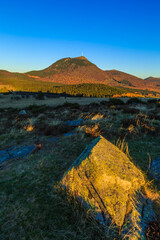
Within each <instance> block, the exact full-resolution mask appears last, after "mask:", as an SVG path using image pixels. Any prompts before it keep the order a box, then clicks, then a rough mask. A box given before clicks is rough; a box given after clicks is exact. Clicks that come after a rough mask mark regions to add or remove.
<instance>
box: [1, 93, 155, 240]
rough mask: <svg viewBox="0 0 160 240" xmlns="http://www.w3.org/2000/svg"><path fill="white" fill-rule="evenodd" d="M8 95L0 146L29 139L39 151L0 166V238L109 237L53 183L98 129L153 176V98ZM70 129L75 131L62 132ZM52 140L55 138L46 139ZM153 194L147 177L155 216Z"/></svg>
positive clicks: (58, 239)
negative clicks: (74, 124) (77, 124)
mask: <svg viewBox="0 0 160 240" xmlns="http://www.w3.org/2000/svg"><path fill="white" fill-rule="evenodd" d="M3 97H4V98H3ZM9 98H10V96H2V98H0V101H1V108H0V150H4V149H7V148H9V147H11V146H23V145H30V144H33V143H36V144H37V143H41V144H42V149H41V150H40V151H38V152H35V153H34V154H31V155H29V156H28V157H25V158H23V159H16V160H9V161H6V162H4V163H2V164H1V165H0V203H1V204H0V205H1V207H0V239H3V240H8V239H9V240H15V239H16V240H22V239H24V240H44V239H45V240H51V239H56V240H103V239H104V240H108V239H107V238H106V236H105V233H104V229H103V228H102V226H100V225H99V223H98V222H96V221H95V220H94V219H93V218H92V216H90V214H89V212H86V210H85V209H83V207H82V206H81V205H80V204H79V203H78V202H77V201H76V199H73V198H72V197H71V196H69V195H68V194H67V193H66V192H64V191H62V190H61V189H59V187H58V182H59V181H60V179H61V178H62V177H63V174H64V172H65V171H66V170H67V169H68V167H69V166H70V165H71V164H72V163H73V161H74V160H75V159H76V158H77V157H78V156H79V154H80V153H81V152H82V151H83V150H84V148H85V146H86V145H87V144H88V143H90V142H91V141H92V140H93V139H94V138H96V137H97V136H98V135H100V134H101V135H102V136H104V137H105V138H106V139H107V140H109V141H111V142H112V143H114V144H116V145H117V146H118V147H119V148H120V149H121V150H122V151H124V152H125V153H126V154H128V155H130V159H131V161H133V163H134V164H135V165H136V166H137V167H138V168H140V169H141V170H142V172H143V173H144V175H145V178H146V181H147V182H150V181H152V180H153V179H152V177H151V176H150V175H149V172H148V166H149V164H150V162H151V160H152V159H154V158H155V157H156V156H159V155H160V149H159V143H160V135H159V130H160V111H159V110H160V108H159V105H158V102H157V101H150V102H147V101H146V102H142V103H141V102H139V103H137V104H135V102H136V99H135V100H133V101H132V103H127V102H126V103H125V104H123V103H122V102H121V101H120V100H114V99H112V100H110V101H109V100H108V101H102V99H97V102H93V101H94V99H90V100H92V101H89V100H88V99H85V98H84V99H83V98H82V99H81V100H80V99H76V102H74V99H67V102H66V99H64V98H62V99H48V100H35V102H33V99H24V100H23V101H24V102H22V100H20V101H19V102H18V101H17V102H16V101H15V102H14V100H11V99H10V100H9ZM56 101H57V103H56ZM58 101H59V104H61V106H58V105H59V104H58ZM126 101H128V100H127V99H126ZM51 102H52V104H51ZM33 103H34V105H33ZM55 103H56V104H55ZM5 104H6V105H5ZM18 104H19V105H18ZM35 104H37V105H35ZM42 104H46V105H42ZM38 105H39V106H38ZM7 107H10V108H7ZM24 107H25V109H26V112H27V115H24V116H20V115H19V114H18V113H19V109H22V108H24ZM79 118H82V119H83V124H82V126H80V127H75V128H72V127H66V126H64V124H63V123H64V121H66V120H76V119H79ZM31 126H32V127H31ZM70 131H72V132H74V135H73V136H70V137H67V136H64V135H63V134H64V133H67V132H70ZM53 137H58V140H57V141H55V142H49V141H48V139H50V138H53ZM159 193H160V186H158V184H157V183H156V182H155V181H153V182H152V190H151V189H149V190H148V194H150V195H152V198H154V200H155V205H154V207H155V209H156V213H157V218H160V210H159V202H158V201H159V200H158V197H159V195H158V194H159ZM110 231H112V228H111V229H110ZM122 238H123V236H119V239H122ZM109 239H113V238H109Z"/></svg>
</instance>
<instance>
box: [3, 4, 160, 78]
mask: <svg viewBox="0 0 160 240" xmlns="http://www.w3.org/2000/svg"><path fill="white" fill-rule="evenodd" d="M159 12H160V1H159V0H152V1H151V0H139V1H138V0H130V1H129V0H112V1H108V0H105V1H104V0H103V1H102V0H99V1H94V0H92V1H90V0H88V1H87V0H86V1H84V0H81V1H75V0H74V1H70V0H68V1H64V0H63V1H62V0H60V1H54V0H32V1H31V0H27V1H26V0H23V1H22V0H21V1H19V0H14V1H12V0H1V2H0V69H6V70H9V71H19V72H25V71H29V70H33V69H43V68H45V67H48V66H49V65H50V64H52V63H53V62H55V61H56V60H58V59H60V58H63V57H76V56H80V55H81V54H82V51H83V53H84V55H85V56H86V57H87V58H88V59H89V60H90V61H92V62H93V63H95V64H96V65H97V66H98V67H100V68H102V69H104V70H109V69H117V70H121V71H124V72H128V73H131V74H134V75H136V76H140V77H143V78H145V77H148V76H155V77H158V76H159V77H160V14H159Z"/></svg>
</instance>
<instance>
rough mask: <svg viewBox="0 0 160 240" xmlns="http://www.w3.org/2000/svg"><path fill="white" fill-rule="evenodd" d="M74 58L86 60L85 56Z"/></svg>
mask: <svg viewBox="0 0 160 240" xmlns="http://www.w3.org/2000/svg"><path fill="white" fill-rule="evenodd" d="M75 59H82V60H87V61H88V59H87V58H86V57H84V56H80V57H75Z"/></svg>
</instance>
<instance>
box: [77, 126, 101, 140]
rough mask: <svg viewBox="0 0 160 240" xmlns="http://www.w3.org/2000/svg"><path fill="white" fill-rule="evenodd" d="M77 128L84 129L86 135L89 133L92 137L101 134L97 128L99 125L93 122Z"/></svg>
mask: <svg viewBox="0 0 160 240" xmlns="http://www.w3.org/2000/svg"><path fill="white" fill-rule="evenodd" d="M79 129H80V130H81V131H84V132H85V134H86V135H89V136H91V137H93V138H96V137H98V136H99V135H101V131H100V129H99V125H98V124H95V125H94V126H86V125H85V126H82V127H79Z"/></svg>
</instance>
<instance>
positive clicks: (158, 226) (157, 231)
mask: <svg viewBox="0 0 160 240" xmlns="http://www.w3.org/2000/svg"><path fill="white" fill-rule="evenodd" d="M146 237H147V240H159V239H160V221H154V222H151V223H150V224H149V227H148V228H147V232H146Z"/></svg>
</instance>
